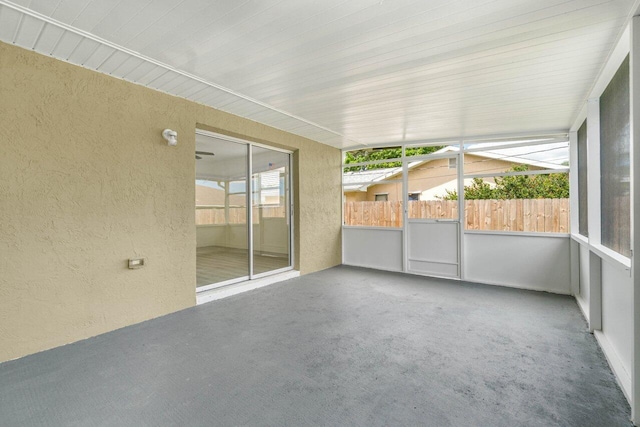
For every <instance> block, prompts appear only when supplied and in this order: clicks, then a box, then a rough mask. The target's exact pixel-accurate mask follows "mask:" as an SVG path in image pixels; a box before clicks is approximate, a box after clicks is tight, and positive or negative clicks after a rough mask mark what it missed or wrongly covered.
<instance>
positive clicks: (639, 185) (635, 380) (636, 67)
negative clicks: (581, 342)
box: [629, 16, 640, 425]
mask: <svg viewBox="0 0 640 427" xmlns="http://www.w3.org/2000/svg"><path fill="white" fill-rule="evenodd" d="M629 51H630V64H631V69H630V73H629V75H630V82H629V83H630V91H631V99H630V106H631V120H630V125H631V129H630V135H631V141H630V146H631V153H630V155H631V189H630V191H631V278H632V283H633V288H632V293H633V329H632V331H633V333H632V336H633V346H632V357H631V419H632V421H633V422H634V424H636V425H638V424H640V274H636V273H637V272H638V269H639V268H640V259H639V258H638V257H637V256H636V252H637V249H638V248H636V247H635V243H636V242H640V226H638V224H640V208H638V207H640V173H636V171H640V150H638V149H636V147H635V141H639V142H640V17H638V16H634V17H633V19H632V20H631V45H630V49H629Z"/></svg>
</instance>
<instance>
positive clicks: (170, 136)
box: [162, 129, 178, 147]
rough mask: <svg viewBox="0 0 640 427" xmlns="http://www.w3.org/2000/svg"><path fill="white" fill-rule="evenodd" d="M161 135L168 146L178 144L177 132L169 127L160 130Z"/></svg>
mask: <svg viewBox="0 0 640 427" xmlns="http://www.w3.org/2000/svg"><path fill="white" fill-rule="evenodd" d="M162 137H163V138H164V139H166V140H167V143H168V144H169V145H170V146H172V147H173V146H176V145H178V132H176V131H175V130H171V129H165V130H163V131H162Z"/></svg>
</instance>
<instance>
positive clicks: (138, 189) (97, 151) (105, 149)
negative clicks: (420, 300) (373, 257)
mask: <svg viewBox="0 0 640 427" xmlns="http://www.w3.org/2000/svg"><path fill="white" fill-rule="evenodd" d="M165 128H171V129H174V130H176V131H177V132H178V145H177V146H176V147H169V146H167V144H166V142H165V141H164V140H163V139H162V138H161V131H162V130H163V129H165ZM196 128H202V129H208V130H214V131H217V132H221V133H226V134H229V135H233V136H238V137H241V138H245V139H250V140H254V141H258V142H262V143H266V144H271V145H274V146H278V147H284V148H288V149H290V150H292V151H294V159H295V167H294V198H295V214H296V216H295V222H294V225H295V238H294V242H295V249H294V250H295V252H294V256H295V265H296V268H298V269H299V270H300V271H301V273H302V274H306V273H310V272H313V271H317V270H322V269H325V268H328V267H331V266H334V265H337V264H340V262H341V220H340V214H341V207H340V203H341V194H340V174H339V165H340V151H339V150H337V149H335V148H332V147H329V146H326V145H322V144H319V143H316V142H314V141H310V140H307V139H304V138H301V137H298V136H295V135H292V134H289V133H286V132H283V131H279V130H277V129H273V128H270V127H268V126H265V125H262V124H259V123H256V122H252V121H249V120H246V119H243V118H240V117H237V116H233V115H231V114H227V113H224V112H221V111H217V110H214V109H212V108H209V107H206V106H203V105H199V104H196V103H193V102H190V101H187V100H184V99H181V98H176V97H172V96H169V95H166V94H163V93H160V92H156V91H153V90H150V89H147V88H143V87H141V86H137V85H134V84H131V83H128V82H125V81H122V80H118V79H115V78H111V77H109V76H105V75H102V74H99V73H96V72H93V71H90V70H86V69H83V68H80V67H77V66H73V65H70V64H67V63H64V62H61V61H58V60H55V59H52V58H48V57H45V56H42V55H39V54H36V53H34V52H31V51H27V50H23V49H20V48H17V47H14V46H10V45H7V44H3V43H0V271H1V274H0V361H4V360H9V359H12V358H16V357H20V356H23V355H26V354H30V353H34V352H37V351H40V350H43V349H47V348H51V347H55V346H59V345H63V344H66V343H69V342H73V341H77V340H80V339H83V338H87V337H90V336H94V335H97V334H100V333H103V332H106V331H110V330H114V329H117V328H120V327H123V326H126V325H130V324H134V323H137V322H141V321H144V320H147V319H150V318H154V317H158V316H161V315H164V314H167V313H171V312H174V311H177V310H181V309H184V308H186V307H190V306H193V305H194V304H195V263H196V235H195V219H194V198H195V188H194V178H195V164H194V162H195V159H194V150H195V130H196ZM135 257H144V258H146V261H147V265H146V266H145V267H144V268H141V269H137V270H130V269H128V268H127V259H128V258H135Z"/></svg>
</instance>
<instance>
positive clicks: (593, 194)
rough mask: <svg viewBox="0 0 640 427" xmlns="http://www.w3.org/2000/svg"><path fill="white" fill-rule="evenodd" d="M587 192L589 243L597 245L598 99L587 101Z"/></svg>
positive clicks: (598, 184) (598, 233)
mask: <svg viewBox="0 0 640 427" xmlns="http://www.w3.org/2000/svg"><path fill="white" fill-rule="evenodd" d="M587 159H588V164H587V166H588V168H589V169H588V170H589V173H588V174H587V190H588V194H589V199H588V202H587V203H588V205H589V215H588V222H589V227H588V229H589V243H590V244H591V245H599V244H600V242H601V230H600V226H601V224H600V99H599V98H594V99H590V100H589V101H587Z"/></svg>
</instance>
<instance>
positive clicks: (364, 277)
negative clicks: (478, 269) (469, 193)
mask: <svg viewBox="0 0 640 427" xmlns="http://www.w3.org/2000/svg"><path fill="white" fill-rule="evenodd" d="M629 411H630V410H629V406H628V404H627V402H626V400H625V398H624V396H623V394H622V392H621V391H620V389H619V387H618V385H617V384H616V382H615V379H614V377H613V374H612V373H611V371H610V369H609V367H608V365H607V363H606V361H605V358H604V356H603V354H602V352H601V351H600V349H599V348H598V346H597V344H596V341H595V339H594V337H593V336H592V335H590V334H589V333H588V332H587V325H586V323H585V321H584V319H583V317H582V315H581V314H580V312H579V310H578V307H577V306H576V303H575V301H574V299H573V298H571V297H568V296H558V295H551V294H546V293H538V292H529V291H522V290H516V289H508V288H500V287H492V286H483V285H476V284H469V283H464V282H462V283H461V282H454V281H446V280H439V279H428V278H423V277H417V276H409V275H402V274H395V273H386V272H380V271H373V270H366V269H359V268H353V267H345V266H341V267H336V268H332V269H329V270H325V271H322V272H319V273H314V274H310V275H306V276H303V277H300V278H297V279H292V280H289V281H287V282H282V283H279V284H275V285H272V286H269V287H266V288H261V289H258V290H255V291H251V292H248V293H245V294H241V295H237V296H234V297H230V298H227V299H224V300H220V301H215V302H212V303H209V304H206V305H202V306H199V307H195V308H191V309H187V310H184V311H181V312H178V313H174V314H171V315H168V316H164V317H162V318H158V319H155V320H151V321H148V322H145V323H141V324H138V325H134V326H130V327H127V328H124V329H120V330H118V331H115V332H111V333H108V334H104V335H101V336H98V337H95V338H91V339H88V340H84V341H81V342H77V343H75V344H71V345H67V346H64V347H60V348H56V349H53V350H49V351H45V352H42V353H38V354H35V355H32V356H28V357H25V358H22V359H19V360H14V361H10V362H5V363H3V364H0V425H2V426H30V425H38V426H39V425H47V426H60V425H65V426H66V425H77V426H94V425H96V426H97V425H100V426H101V425H113V426H130V425H131V426H141V425H158V426H169V425H189V426H193V425H203V426H212V425H216V426H226V425H270V426H285V425H288V426H310V425H332V426H347V425H355V426H383V425H385V426H386V425H396V426H410V425H425V426H581V427H584V426H610V427H612V426H630V425H631V423H630V422H629V415H630V413H629Z"/></svg>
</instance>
